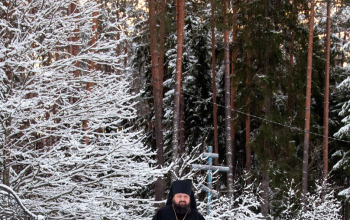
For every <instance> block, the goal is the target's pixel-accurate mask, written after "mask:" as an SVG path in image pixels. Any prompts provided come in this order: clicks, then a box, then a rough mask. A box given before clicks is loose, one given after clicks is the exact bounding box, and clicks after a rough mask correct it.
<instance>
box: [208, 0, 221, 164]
mask: <svg viewBox="0 0 350 220" xmlns="http://www.w3.org/2000/svg"><path fill="white" fill-rule="evenodd" d="M210 3H211V65H212V67H211V68H212V73H213V83H212V90H213V119H214V152H215V153H217V154H218V153H219V138H218V114H217V103H216V70H215V67H216V55H215V23H214V19H215V17H214V11H215V5H214V0H211V2H210ZM215 165H216V166H218V165H219V158H216V159H215Z"/></svg>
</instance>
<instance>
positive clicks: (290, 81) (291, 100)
mask: <svg viewBox="0 0 350 220" xmlns="http://www.w3.org/2000/svg"><path fill="white" fill-rule="evenodd" d="M292 5H293V11H292V22H293V25H292V28H291V40H290V44H289V75H288V82H287V85H288V89H287V93H288V94H287V97H288V100H287V105H288V109H287V116H288V118H289V120H291V119H292V115H293V106H294V103H295V99H296V98H295V95H294V84H293V71H294V40H295V25H296V22H297V13H298V8H297V5H296V4H295V0H292Z"/></svg>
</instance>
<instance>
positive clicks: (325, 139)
mask: <svg viewBox="0 0 350 220" xmlns="http://www.w3.org/2000/svg"><path fill="white" fill-rule="evenodd" d="M326 32H327V33H326V67H325V81H324V112H323V177H324V179H325V180H327V176H328V119H329V64H330V45H331V36H330V34H331V3H330V1H329V0H328V1H327V28H326Z"/></svg>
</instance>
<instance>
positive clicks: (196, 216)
mask: <svg viewBox="0 0 350 220" xmlns="http://www.w3.org/2000/svg"><path fill="white" fill-rule="evenodd" d="M191 212H192V213H193V215H194V216H195V219H199V220H204V217H203V216H202V215H201V214H200V213H199V212H198V211H197V210H196V209H192V210H191Z"/></svg>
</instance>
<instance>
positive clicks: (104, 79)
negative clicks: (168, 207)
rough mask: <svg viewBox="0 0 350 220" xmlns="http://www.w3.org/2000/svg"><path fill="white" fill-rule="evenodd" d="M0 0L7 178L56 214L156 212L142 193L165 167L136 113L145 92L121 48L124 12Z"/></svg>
mask: <svg viewBox="0 0 350 220" xmlns="http://www.w3.org/2000/svg"><path fill="white" fill-rule="evenodd" d="M0 4H1V5H0V6H1V15H2V16H1V21H0V26H1V28H0V29H1V32H0V51H1V52H0V78H1V81H0V100H1V102H0V109H1V110H0V111H1V118H0V121H1V127H0V132H1V136H0V146H1V153H0V156H1V161H0V162H1V164H2V169H1V172H2V174H3V175H2V176H1V181H2V182H3V183H5V184H7V185H9V186H10V187H11V188H13V189H14V190H15V191H16V192H17V193H18V194H19V195H20V197H21V198H24V200H23V202H24V204H25V205H26V206H27V207H28V208H29V209H30V210H31V211H33V212H34V213H40V214H42V215H45V216H47V217H49V218H59V219H99V218H104V217H106V218H112V219H126V218H129V219H142V218H143V217H148V216H149V215H150V214H151V213H152V211H153V203H152V202H151V200H150V199H145V198H143V196H142V194H143V193H144V191H145V190H146V187H147V186H148V185H149V184H151V183H153V182H154V181H155V179H156V178H157V177H158V176H160V175H162V174H161V172H162V171H161V170H155V169H154V168H153V165H154V161H153V160H151V156H153V154H154V153H153V152H151V151H150V150H149V149H148V148H146V147H144V146H143V145H142V142H141V140H142V137H143V133H142V132H140V131H138V130H135V129H134V128H133V127H131V126H130V123H129V122H130V121H131V120H133V119H134V118H135V117H136V109H135V105H136V102H135V98H137V94H133V93H132V92H131V91H130V82H131V77H130V73H129V72H128V69H127V68H125V62H124V61H125V60H124V58H125V57H126V56H127V54H123V53H121V54H117V52H116V48H117V46H118V45H120V44H121V42H123V44H125V42H126V41H127V39H128V38H127V37H128V36H127V34H126V31H128V30H127V29H126V27H125V24H127V22H125V20H127V18H126V16H124V18H123V19H121V20H122V21H123V23H118V19H116V16H117V13H120V12H119V11H118V10H111V5H112V3H110V4H103V5H101V4H97V3H96V2H95V1H87V2H85V3H81V2H79V1H75V0H33V1H29V2H27V1H11V0H10V1H6V2H5V3H0ZM72 5H73V6H74V7H72ZM68 8H71V9H72V8H73V9H74V10H73V11H70V12H69V13H68V12H67V9H68ZM114 9H115V8H114ZM124 15H125V14H124ZM94 18H95V19H96V18H97V19H98V21H99V22H97V23H98V24H99V25H98V35H97V39H96V41H95V42H94V43H93V44H91V42H92V40H91V39H92V36H93V35H94V34H96V33H94V32H93V30H94V29H93V28H92V25H93V23H94V22H93V19H94ZM102 21H103V22H102ZM101 23H102V24H101ZM122 24H124V25H123V26H122ZM118 33H119V35H120V39H119V40H116V36H117V34H118ZM73 38H74V39H73ZM72 39H73V40H72ZM71 46H74V47H76V48H78V53H76V54H72V53H70V50H69V47H71ZM118 55H119V56H118ZM129 55H130V54H129ZM92 63H93V64H94V66H95V68H91V65H92ZM118 70H120V71H118ZM118 72H120V73H121V74H119V75H118V74H117V73H118ZM88 83H90V84H89V85H92V87H87V84H88ZM87 88H88V89H87ZM84 122H85V123H86V124H87V126H85V125H84ZM86 140H88V141H86Z"/></svg>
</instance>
